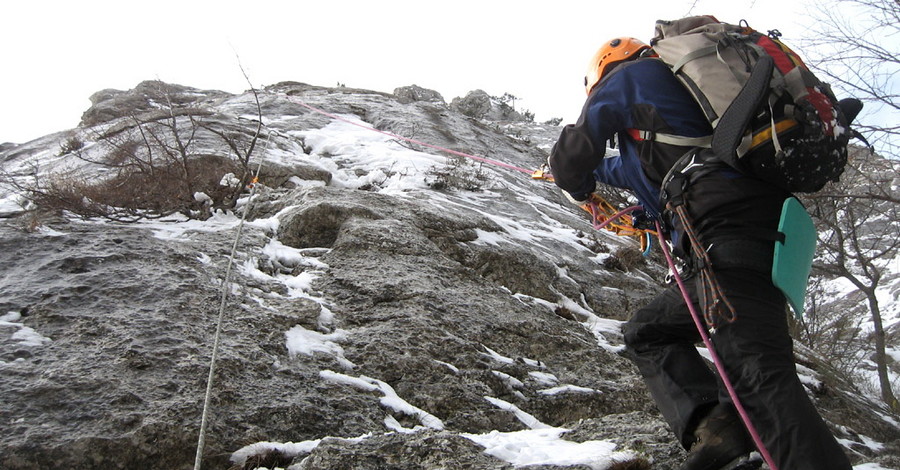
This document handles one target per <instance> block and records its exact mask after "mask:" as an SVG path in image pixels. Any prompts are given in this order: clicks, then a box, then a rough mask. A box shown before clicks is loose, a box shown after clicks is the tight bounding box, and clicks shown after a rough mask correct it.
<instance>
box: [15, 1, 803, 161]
mask: <svg viewBox="0 0 900 470" xmlns="http://www.w3.org/2000/svg"><path fill="white" fill-rule="evenodd" d="M809 1H810V0H736V1H733V2H723V1H707V0H697V1H693V0H644V1H641V2H628V1H621V2H609V1H603V0H592V1H567V0H556V1H553V2H547V1H541V2H523V1H507V0H493V1H491V0H482V1H472V0H456V1H454V2H433V3H432V2H423V1H405V0H383V1H380V2H373V1H358V0H322V1H292V2H288V1H275V0H257V1H254V2H247V1H241V2H237V1H231V0H225V1H216V2H213V1H205V0H204V1H191V0H181V1H172V0H157V1H153V2H140V3H138V2H127V1H121V0H120V1H100V0H83V1H42V0H31V1H15V2H6V3H5V5H4V7H3V17H4V26H3V27H2V28H0V63H2V64H3V69H4V71H3V72H4V73H3V74H2V76H0V110H2V113H0V143H2V142H18V143H22V142H27V141H29V140H32V139H34V138H37V137H40V136H43V135H46V134H49V133H52V132H56V131H61V130H65V129H69V128H72V127H75V126H76V125H77V124H78V121H79V120H80V118H81V114H82V113H83V112H84V111H85V110H86V109H87V108H88V107H89V106H90V101H89V100H88V97H89V96H90V95H91V94H93V93H94V92H96V91H99V90H102V89H105V88H115V89H120V90H127V89H130V88H133V87H134V86H135V85H137V83H139V82H141V81H143V80H151V79H156V78H158V79H160V80H163V81H166V82H170V83H178V84H182V85H187V86H192V87H196V88H207V89H209V88H211V89H219V90H224V91H228V92H233V93H236V92H241V91H243V90H245V89H247V88H248V86H247V84H246V82H245V81H244V78H243V76H242V74H241V71H240V69H239V67H238V61H237V58H236V55H235V52H237V54H238V55H239V56H240V60H241V63H242V64H243V66H244V68H245V69H246V71H247V73H248V74H249V76H250V79H251V80H252V81H253V83H254V85H256V86H262V85H269V84H273V83H277V82H279V81H285V80H293V81H300V82H305V83H310V84H313V85H322V86H334V85H336V84H337V83H338V82H341V83H343V84H346V85H347V86H352V87H358V88H367V89H372V90H378V91H386V92H392V91H393V90H394V88H396V87H399V86H404V85H410V84H417V85H420V86H423V87H426V88H431V89H434V90H437V91H438V92H440V93H441V94H442V95H443V96H444V99H445V100H446V101H447V102H449V101H450V100H452V99H453V98H454V97H457V96H463V95H465V93H467V92H468V91H471V90H473V89H477V88H480V89H483V90H485V91H487V92H488V93H490V94H492V95H502V94H503V93H504V92H509V93H512V94H514V95H516V96H518V97H519V98H521V101H519V102H517V107H524V108H526V109H529V110H531V111H533V112H534V113H535V114H536V119H537V120H539V121H543V120H546V119H549V118H551V117H562V118H563V119H564V120H565V121H567V122H569V121H572V120H574V119H575V117H576V116H577V113H578V112H579V111H580V108H581V104H582V101H583V99H584V91H583V88H582V79H583V76H584V68H585V65H586V63H587V60H588V59H589V58H590V56H591V55H592V54H593V52H594V51H595V50H596V48H597V47H599V45H600V43H601V42H602V41H604V40H606V39H608V38H611V37H615V36H624V35H629V36H635V37H638V38H640V39H643V40H649V39H650V37H651V36H652V33H653V25H654V22H655V21H656V20H657V19H674V18H678V17H681V16H684V15H685V14H687V13H688V12H692V13H694V14H713V15H715V16H717V17H718V18H719V19H720V20H722V21H728V22H737V21H738V20H740V19H747V20H748V21H749V22H750V25H751V26H754V27H755V28H756V29H759V30H767V29H773V28H777V29H779V30H780V31H781V32H782V33H784V35H785V37H784V39H785V42H787V43H788V44H789V45H790V44H796V43H797V42H799V39H800V37H801V36H802V35H803V34H805V32H804V29H803V28H802V27H801V26H799V25H797V24H796V23H795V21H796V20H798V19H801V20H802V18H803V17H804V16H805V14H806V13H805V12H806V4H807V2H809Z"/></svg>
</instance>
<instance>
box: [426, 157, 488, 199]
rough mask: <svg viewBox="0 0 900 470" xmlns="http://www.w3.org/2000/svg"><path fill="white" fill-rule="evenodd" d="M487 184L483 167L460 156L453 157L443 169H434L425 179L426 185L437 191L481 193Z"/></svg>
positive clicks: (486, 176)
mask: <svg viewBox="0 0 900 470" xmlns="http://www.w3.org/2000/svg"><path fill="white" fill-rule="evenodd" d="M487 182H488V175H487V173H486V172H485V171H484V169H483V168H482V167H481V165H476V164H475V163H473V162H471V161H470V160H468V159H466V158H465V157H462V156H458V155H453V156H451V157H450V158H449V160H448V162H447V165H445V166H443V167H437V166H436V167H432V168H431V169H430V170H429V171H428V173H427V174H426V177H425V183H426V184H427V185H428V186H429V187H430V188H432V189H437V190H441V189H451V190H453V189H461V190H464V191H481V190H482V189H484V186H485V184H487Z"/></svg>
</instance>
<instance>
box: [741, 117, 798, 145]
mask: <svg viewBox="0 0 900 470" xmlns="http://www.w3.org/2000/svg"><path fill="white" fill-rule="evenodd" d="M798 125H799V124H798V123H797V121H795V120H793V119H782V120H781V121H778V122H776V123H775V125H774V126H769V127H766V128H765V129H763V130H761V131H759V132H757V133H756V134H753V139H752V140H751V141H750V148H749V150H748V152H749V151H750V150H753V149H755V148H756V147H759V146H760V145H762V144H765V143H766V142H768V141H769V140H772V128H773V127H774V128H775V132H776V133H777V134H781V133H782V132H784V131H787V130H788V129H793V128H794V127H797V126H798Z"/></svg>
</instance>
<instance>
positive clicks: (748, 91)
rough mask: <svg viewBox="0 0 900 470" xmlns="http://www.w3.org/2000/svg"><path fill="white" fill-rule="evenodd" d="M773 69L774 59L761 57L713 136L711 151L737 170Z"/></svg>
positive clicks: (765, 56) (766, 56) (767, 56)
mask: <svg viewBox="0 0 900 470" xmlns="http://www.w3.org/2000/svg"><path fill="white" fill-rule="evenodd" d="M774 68H775V61H774V60H773V59H772V56H769V55H762V56H760V57H759V61H758V62H757V63H756V65H755V66H754V67H753V71H752V72H751V73H750V78H749V79H748V80H747V83H746V84H744V87H743V88H742V89H741V92H740V93H738V95H737V97H735V99H734V101H732V102H731V105H730V106H728V109H727V110H726V111H725V113H724V114H723V115H722V119H720V120H719V123H718V124H717V125H716V130H715V132H714V133H713V139H712V149H713V151H714V152H715V154H716V155H718V156H719V157H720V158H723V159H726V163H728V164H730V165H731V166H733V167H735V168H740V165H738V164H737V161H736V157H737V155H736V150H737V149H738V147H739V145H740V143H741V139H742V138H743V136H744V131H745V130H746V129H747V125H748V124H749V123H750V120H751V119H753V116H754V115H755V114H756V110H757V109H759V107H760V105H761V104H762V103H763V101H764V100H765V98H766V94H767V93H766V92H767V91H768V88H769V80H771V78H772V71H773V70H774ZM773 127H774V121H773ZM776 135H777V134H776ZM773 137H774V136H773Z"/></svg>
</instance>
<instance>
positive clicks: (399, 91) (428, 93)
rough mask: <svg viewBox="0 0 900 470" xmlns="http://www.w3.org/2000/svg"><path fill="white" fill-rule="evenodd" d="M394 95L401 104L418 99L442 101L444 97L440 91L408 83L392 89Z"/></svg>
mask: <svg viewBox="0 0 900 470" xmlns="http://www.w3.org/2000/svg"><path fill="white" fill-rule="evenodd" d="M394 96H396V97H397V101H399V102H401V103H403V104H409V103H415V102H418V101H429V102H435V103H444V97H443V96H441V94H440V93H438V92H436V91H434V90H429V89H427V88H422V87H420V86H418V85H409V86H404V87H400V88H395V89H394Z"/></svg>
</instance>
